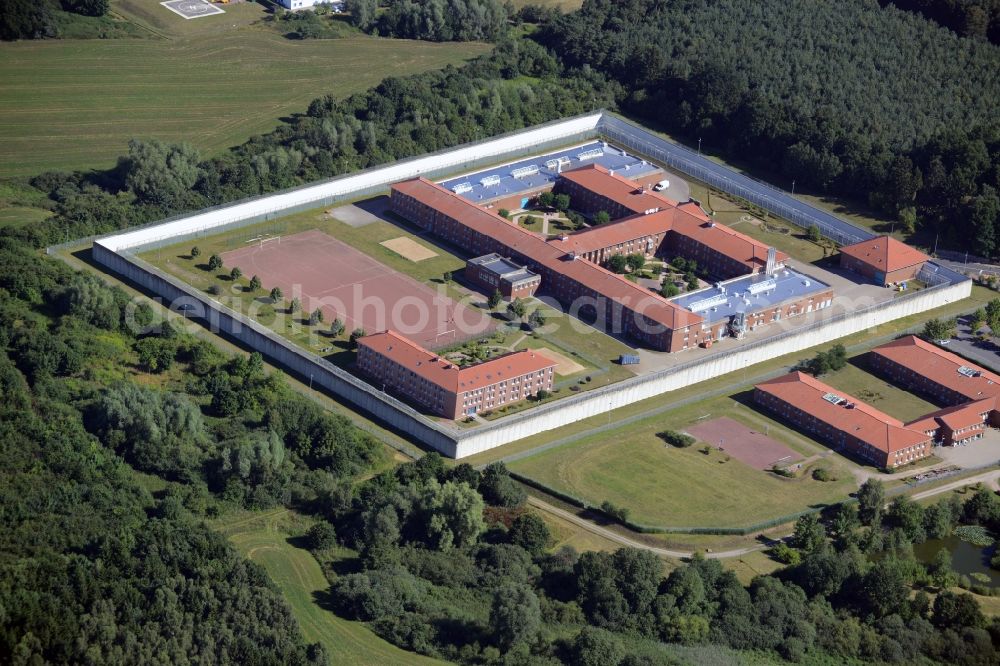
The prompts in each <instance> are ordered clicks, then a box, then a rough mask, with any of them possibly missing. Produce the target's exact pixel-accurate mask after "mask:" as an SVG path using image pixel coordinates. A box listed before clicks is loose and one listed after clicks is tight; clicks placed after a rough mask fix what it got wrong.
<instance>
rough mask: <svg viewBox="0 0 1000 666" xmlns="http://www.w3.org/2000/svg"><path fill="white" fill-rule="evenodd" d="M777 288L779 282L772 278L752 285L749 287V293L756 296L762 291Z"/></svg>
mask: <svg viewBox="0 0 1000 666" xmlns="http://www.w3.org/2000/svg"><path fill="white" fill-rule="evenodd" d="M777 286H778V281H777V280H775V279H774V278H770V279H767V280H763V281H762V282H757V283H754V284H752V285H750V286H749V287H747V291H749V292H750V294H751V295H756V294H759V293H760V292H762V291H767V290H769V289H774V288H775V287H777Z"/></svg>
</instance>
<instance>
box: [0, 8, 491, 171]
mask: <svg viewBox="0 0 1000 666" xmlns="http://www.w3.org/2000/svg"><path fill="white" fill-rule="evenodd" d="M131 4H136V5H137V6H142V7H144V8H145V9H148V10H149V11H151V12H153V14H154V15H155V16H156V17H157V18H160V19H161V20H163V21H168V22H170V24H174V23H177V22H179V23H180V24H183V25H180V26H179V27H178V28H177V29H178V30H180V29H181V28H183V29H184V30H189V31H192V32H191V34H188V35H185V36H182V37H177V38H172V39H112V40H38V41H21V42H13V43H4V44H0V80H2V81H3V82H4V84H3V85H2V86H0V164H2V165H3V166H2V167H0V178H6V177H11V176H20V175H35V174H38V173H41V172H42V171H45V170H50V169H64V170H71V169H89V168H108V167H111V166H113V165H114V163H115V159H116V158H117V157H118V156H119V155H122V154H124V153H125V152H127V143H128V141H129V139H131V138H133V137H141V138H158V139H163V140H167V141H186V142H189V143H191V144H193V145H195V146H196V147H197V148H199V149H201V151H202V153H203V155H208V154H213V153H217V152H220V151H222V150H223V149H225V148H228V147H230V146H234V145H237V144H240V143H242V142H243V141H245V140H246V139H248V138H250V137H251V136H253V135H256V134H261V133H265V132H268V131H270V130H272V129H273V128H274V127H275V126H277V125H278V124H279V123H280V122H281V119H282V118H284V117H287V116H290V115H292V114H294V113H303V112H305V110H306V107H307V106H308V105H309V102H310V101H312V100H313V99H314V98H316V97H319V96H320V95H322V94H325V93H329V94H333V95H337V96H340V97H345V96H347V95H350V94H351V93H355V92H360V91H363V90H365V89H367V88H370V87H372V86H374V85H376V84H377V83H378V82H379V81H381V80H382V79H383V78H385V77H387V76H404V75H407V74H412V73H416V72H421V71H425V70H430V69H437V68H440V67H443V66H445V65H447V64H458V63H460V62H462V61H464V60H465V59H467V58H469V57H472V56H475V55H479V54H481V53H484V52H485V51H486V50H487V49H488V46H487V45H484V44H478V43H448V44H432V43H430V42H419V41H406V40H388V39H377V38H372V37H365V36H358V37H351V38H347V39H334V40H301V41H297V40H289V39H286V38H285V37H284V36H283V35H280V34H278V33H277V32H275V31H274V30H272V29H269V28H268V29H263V28H259V27H256V26H242V25H241V26H239V27H238V28H237V29H229V30H222V29H221V28H220V27H218V26H220V25H222V24H216V28H215V29H213V18H215V17H208V18H203V19H196V20H192V21H184V20H183V19H181V18H180V17H179V16H176V15H174V14H172V13H171V12H169V11H168V10H167V9H166V8H164V7H161V6H159V4H157V3H155V2H139V0H132V3H131ZM254 8H256V9H255V10H254V11H257V10H260V9H261V8H260V6H259V5H256V4H255V3H241V4H236V5H232V4H230V5H227V6H226V8H225V10H226V12H227V13H226V14H225V15H224V16H226V17H228V16H230V13H231V12H243V11H246V10H248V9H254ZM219 18H223V17H222V16H220V17H219ZM231 23H232V21H230V24H231ZM206 31H207V32H206Z"/></svg>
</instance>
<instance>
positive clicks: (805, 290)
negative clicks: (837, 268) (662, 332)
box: [670, 268, 829, 323]
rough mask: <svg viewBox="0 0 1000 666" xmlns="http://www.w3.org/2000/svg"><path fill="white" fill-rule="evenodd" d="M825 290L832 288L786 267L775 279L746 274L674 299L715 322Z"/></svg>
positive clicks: (774, 276)
mask: <svg viewBox="0 0 1000 666" xmlns="http://www.w3.org/2000/svg"><path fill="white" fill-rule="evenodd" d="M772 280H773V282H771V281H772ZM824 289H829V285H826V284H824V283H822V282H820V281H819V280H817V279H816V278H814V277H811V276H809V275H804V274H802V273H799V272H797V271H794V270H791V269H789V268H783V269H781V270H779V271H777V272H776V273H775V274H774V275H771V276H767V275H761V274H758V275H745V276H743V277H740V278H736V279H735V280H729V281H728V282H722V283H720V284H719V285H717V286H714V287H709V288H708V289H700V290H698V291H694V292H691V293H689V294H684V295H683V296H678V297H677V298H672V299H670V300H671V301H672V302H673V303H675V304H676V305H679V306H681V307H682V308H685V309H687V310H691V311H693V312H697V313H698V314H699V315H701V316H702V317H704V318H705V320H706V321H708V322H709V323H714V322H717V321H722V320H727V319H729V318H730V317H732V316H733V315H734V314H738V313H740V312H744V313H746V312H759V311H760V310H764V309H766V308H768V307H771V306H775V305H778V304H780V303H784V302H786V301H791V300H798V299H801V298H802V297H804V296H808V295H810V294H815V293H817V292H820V291H823V290H824ZM692 307H693V309H692Z"/></svg>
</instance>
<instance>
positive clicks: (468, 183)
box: [440, 141, 659, 203]
mask: <svg viewBox="0 0 1000 666" xmlns="http://www.w3.org/2000/svg"><path fill="white" fill-rule="evenodd" d="M598 152H600V153H602V154H600V155H598V154H596V153H598ZM587 153H590V154H591V156H590V157H588V156H587V155H586V154H587ZM581 156H583V157H584V159H582V160H581V159H580V157H581ZM560 158H565V159H567V160H568V161H567V162H565V163H564V164H563V165H562V170H563V171H566V170H567V169H576V168H578V167H582V166H586V165H588V164H595V163H596V164H600V165H601V166H603V167H605V168H607V169H609V170H614V172H615V173H620V174H621V175H623V176H626V177H629V178H639V177H641V176H645V175H647V174H650V173H653V172H655V171H658V170H659V167H658V166H656V165H655V164H650V163H649V162H646V161H645V160H643V159H642V158H640V157H636V156H634V155H629V154H628V153H626V152H625V151H623V150H622V149H621V148H618V147H617V146H612V145H609V144H606V143H603V142H601V141H594V142H593V143H588V144H586V145H583V146H577V147H576V148H569V149H567V150H560V151H558V152H554V153H549V154H547V155H539V156H537V157H529V158H527V159H523V160H521V161H519V162H515V163H513V164H505V165H503V166H499V167H494V168H492V169H486V170H485V171H478V172H476V173H473V174H469V175H466V176H461V177H459V178H452V179H451V180H445V181H442V182H441V183H440V184H441V185H442V186H443V187H447V188H448V189H449V190H452V191H453V192H456V193H457V194H459V195H461V196H462V197H464V198H465V199H468V200H469V201H471V202H473V203H482V202H484V201H490V200H491V199H496V198H497V197H506V196H510V195H514V194H518V193H520V192H529V191H531V190H538V189H541V188H544V187H547V186H549V185H551V184H552V183H554V182H555V180H556V178H557V176H558V172H557V171H556V169H555V168H553V167H547V166H546V165H545V164H546V162H551V161H553V160H559V159H560ZM517 169H522V170H523V172H522V174H521V177H520V178H515V177H514V176H513V175H511V172H513V171H515V170H517ZM536 169H537V171H536ZM483 180H486V181H487V183H488V184H485V185H484V184H483V183H482V182H481V181H483ZM456 188H457V189H456Z"/></svg>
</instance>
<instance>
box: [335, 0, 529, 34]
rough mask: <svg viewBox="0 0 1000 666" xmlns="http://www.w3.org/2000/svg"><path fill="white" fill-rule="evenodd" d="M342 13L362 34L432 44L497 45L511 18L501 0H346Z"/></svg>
mask: <svg viewBox="0 0 1000 666" xmlns="http://www.w3.org/2000/svg"><path fill="white" fill-rule="evenodd" d="M379 4H382V5H383V6H384V11H382V12H381V13H379V12H378V7H379ZM344 9H345V10H346V11H347V12H348V13H350V15H351V22H352V23H353V24H354V25H355V26H357V27H358V28H360V29H361V30H364V31H365V32H369V31H373V30H374V31H375V32H377V33H378V34H379V35H382V36H383V37H401V38H406V39H424V40H428V41H432V42H457V41H461V42H465V41H471V40H485V41H496V40H497V39H498V38H500V37H501V36H502V35H503V34H504V33H505V32H506V30H507V20H508V18H509V16H510V12H508V7H507V5H506V4H505V3H503V2H501V1H500V0H419V1H417V0H388V1H387V2H382V3H378V2H377V0H347V2H346V3H345V5H344Z"/></svg>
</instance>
